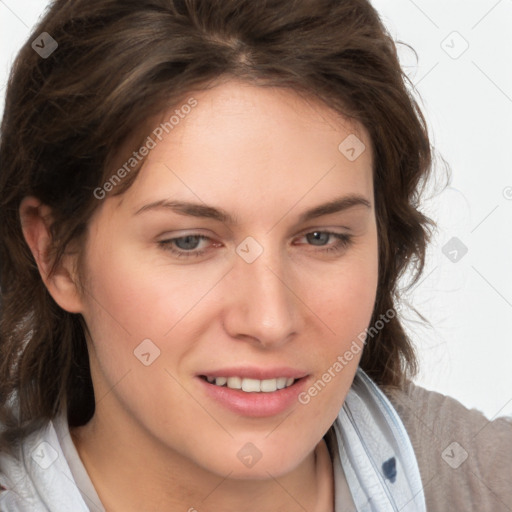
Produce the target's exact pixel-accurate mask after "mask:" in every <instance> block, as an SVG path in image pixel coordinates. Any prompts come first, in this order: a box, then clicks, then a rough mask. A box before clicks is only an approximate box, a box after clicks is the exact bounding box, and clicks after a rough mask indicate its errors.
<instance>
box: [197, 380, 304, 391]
mask: <svg viewBox="0 0 512 512" xmlns="http://www.w3.org/2000/svg"><path fill="white" fill-rule="evenodd" d="M203 379H206V380H207V381H208V382H209V383H210V384H214V385H215V386H220V387H227V388H230V389H237V390H241V391H245V392H246V393H273V392H274V391H277V390H279V389H285V388H287V387H290V386H292V385H293V384H294V382H295V380H296V379H294V378H291V377H290V378H287V377H277V378H275V379H264V380H259V379H249V378H242V377H210V376H206V377H203Z"/></svg>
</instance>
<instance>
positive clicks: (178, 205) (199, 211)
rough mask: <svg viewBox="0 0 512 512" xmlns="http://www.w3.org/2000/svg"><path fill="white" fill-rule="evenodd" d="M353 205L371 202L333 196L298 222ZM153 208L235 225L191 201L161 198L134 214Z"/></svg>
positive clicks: (232, 220)
mask: <svg viewBox="0 0 512 512" xmlns="http://www.w3.org/2000/svg"><path fill="white" fill-rule="evenodd" d="M355 206H365V207H366V208H371V203H370V201H368V199H366V198H365V197H363V196H360V195H356V194H351V195H347V196H343V197H338V198H335V199H333V200H331V201H329V202H327V203H323V204H320V205H318V206H315V207H314V208H311V209H310V210H307V211H305V212H304V213H302V214H301V215H300V217H299V223H303V222H307V221H309V220H312V219H316V218H317V217H322V216H324V215H330V214H333V213H338V212H341V211H344V210H348V209H349V208H353V207H355ZM153 210H170V211H172V212H174V213H177V214H179V215H187V216H190V217H200V218H205V219H213V220H217V221H219V222H223V223H225V224H228V225H236V224H237V223H238V222H237V219H236V218H235V217H233V216H232V215H231V214H229V213H228V212H226V211H225V210H223V209H222V208H215V207H213V206H208V205H206V204H201V203H192V202H188V201H169V200H166V199H161V200H160V201H155V202H153V203H149V204H146V205H144V206H142V207H141V208H139V209H138V210H137V211H136V212H135V213H134V216H135V215H139V214H141V213H144V212H148V211H153Z"/></svg>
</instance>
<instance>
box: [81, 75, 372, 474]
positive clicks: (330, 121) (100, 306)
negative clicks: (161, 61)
mask: <svg viewBox="0 0 512 512" xmlns="http://www.w3.org/2000/svg"><path fill="white" fill-rule="evenodd" d="M193 98H194V99H195V100H196V102H197V103H196V104H195V106H193V107H191V108H185V107H183V108H180V106H178V107H177V108H176V109H177V110H178V111H179V115H178V114H176V113H175V110H176V109H173V110H172V111H169V112H167V113H165V115H163V117H162V119H159V120H158V121H155V132H153V133H151V134H149V135H150V136H151V137H152V139H153V141H154V144H153V143H149V144H148V146H154V147H152V148H151V149H149V155H148V157H147V161H146V163H145V165H144V166H143V168H142V170H141V172H140V174H139V176H138V177H137V179H136V180H135V182H134V184H133V185H132V187H131V188H129V189H128V190H127V192H126V193H124V194H123V195H121V196H117V197H115V196H108V195H107V197H106V198H104V199H102V200H100V201H101V205H100V206H99V208H98V210H97V211H96V213H95V215H94V217H93V218H92V220H91V223H90V225H89V232H88V240H87V245H86V248H85V254H84V255H85V275H86V276H87V279H86V280H85V282H84V286H85V290H86V293H85V294H84V295H83V297H82V314H83V316H84V318H85V321H86V323H87V326H88V329H89V331H90V338H89V340H88V342H89V350H90V354H91V371H92V377H93V382H94V386H95V394H96V401H97V406H96V412H95V414H96V417H95V418H96V420H98V421H99V420H101V422H100V423H101V424H103V425H108V428H109V429H112V431H114V432H116V433H117V435H119V437H120V438H122V439H124V440H131V441H132V442H133V447H132V449H134V450H137V449H140V450H142V449H147V450H153V449H155V453H160V454H162V456H175V457H178V458H182V459H183V460H186V461H187V462H188V463H191V464H195V465H196V466H199V467H201V468H202V469H204V470H207V471H209V472H214V473H215V474H219V475H223V476H225V475H227V474H230V475H231V477H232V478H268V474H269V473H270V474H271V475H273V476H279V475H281V474H284V473H286V472H289V471H290V470H292V469H293V468H295V467H297V466H298V465H299V464H300V463H301V461H303V460H304V459H305V458H306V456H307V455H308V454H310V453H311V451H312V450H313V449H314V447H315V445H316V444H317V443H318V442H319V440H320V439H321V438H322V436H323V435H324V434H325V432H326V431H327V430H328V428H329V427H330V425H331V424H332V423H333V421H334V420H335V418H336V416H337V413H338V412H339V409H340V407H341V406H342V404H343V401H344V399H345V396H346V394H347V391H348V389H349V387H350V385H351V383H352V380H353V377H354V374H355V372H356V369H357V366H358V362H359V359H360V356H361V350H360V349H361V347H362V342H361V339H362V336H361V333H362V332H363V331H364V330H365V328H366V327H367V326H368V324H369V322H370V318H371V314H372V310H373V305H374V301H375V295H376V288H377V266H378V265H377V263H378V250H377V249H378V248H377V230H376V221H375V209H374V198H373V185H372V155H371V148H370V140H369V137H368V134H367V132H366V131H365V130H364V129H363V128H362V127H361V126H360V125H357V126H356V125H352V124H349V122H348V121H346V120H344V119H343V118H341V117H339V116H336V115H335V114H334V112H333V111H331V110H330V109H328V108H327V107H325V106H323V105H320V104H317V103H316V102H314V101H313V100H308V101H306V100H305V99H302V97H301V96H299V95H297V94H296V93H294V92H293V91H288V90H284V89H275V88H263V87H257V86H253V85H247V84H243V83H241V82H237V81H230V82H226V83H224V84H222V85H218V86H216V87H214V88H212V89H210V90H208V91H203V92H201V93H198V94H194V96H193ZM191 104H192V102H190V103H189V105H191ZM173 114H176V115H177V117H175V119H173V121H172V129H170V128H169V126H170V125H167V131H168V132H169V133H166V131H165V130H163V129H162V128H160V130H159V131H158V126H159V123H160V121H168V120H169V119H170V117H171V115H173ZM178 118H179V121H178V122H176V119H178ZM157 134H158V135H159V136H160V138H161V139H162V140H160V138H159V137H158V136H157ZM347 137H348V139H347ZM363 144H364V146H363ZM365 148H366V149H365ZM126 168H128V169H129V168H130V167H129V166H127V167H126ZM113 171H117V168H116V169H114V170H113ZM113 174H114V172H113ZM121 174H122V173H121ZM118 176H119V175H118ZM107 188H108V185H107ZM329 205H330V206H329ZM333 205H334V206H333ZM329 233H330V234H329ZM358 336H359V338H358ZM214 378H215V379H216V380H214ZM226 378H227V379H228V381H227V384H226V383H225V381H226ZM292 379H293V380H292ZM208 381H213V382H208ZM290 382H293V384H292V385H291V386H289V387H285V388H283V389H277V390H276V388H281V387H283V386H286V385H290ZM222 384H224V385H222ZM240 385H242V386H243V389H245V390H246V391H244V390H243V389H242V390H239V389H234V388H236V387H238V386H240ZM226 386H227V387H226ZM262 388H263V390H262ZM257 390H260V391H257Z"/></svg>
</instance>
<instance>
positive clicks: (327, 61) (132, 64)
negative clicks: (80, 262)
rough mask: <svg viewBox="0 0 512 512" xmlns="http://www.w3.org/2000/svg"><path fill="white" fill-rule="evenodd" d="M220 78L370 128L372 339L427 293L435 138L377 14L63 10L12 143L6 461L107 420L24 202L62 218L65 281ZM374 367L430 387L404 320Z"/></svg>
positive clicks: (57, 220) (19, 104)
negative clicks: (149, 137)
mask: <svg viewBox="0 0 512 512" xmlns="http://www.w3.org/2000/svg"><path fill="white" fill-rule="evenodd" d="M42 32H47V33H48V34H50V35H51V36H52V37H53V39H55V40H56V41H57V43H58V47H57V48H56V49H55V51H54V52H53V53H52V54H51V55H49V56H47V57H46V58H43V57H41V56H40V55H39V54H38V53H36V51H34V49H33V48H32V47H31V44H30V43H31V42H32V41H33V40H35V38H36V37H37V36H39V34H41V33H42ZM221 77H236V78H238V79H242V80H248V81H252V82H254V83H257V84H258V85H261V86H266V85H271V86H279V87H288V88H292V89H293V90H296V91H301V92H305V93H308V94H310V95H314V97H316V98H318V99H319V100H320V101H322V102H324V103H325V104H327V105H328V106H329V107H330V108H332V109H335V110H337V111H338V112H340V113H341V114H342V115H344V116H346V117H348V118H351V119H355V120H357V121H359V122H361V123H362V124H363V125H364V126H365V127H366V129H367V130H368V131H369V134H370V136H371V141H372V146H373V155H374V169H373V175H374V190H375V203H376V216H377V223H378V240H379V280H378V291H377V299H376V303H375V308H374V313H373V317H372V321H371V325H373V324H374V323H375V322H376V321H377V320H378V319H379V318H381V315H383V314H384V313H386V312H387V311H389V310H390V309H392V308H394V304H395V302H396V300H397V299H398V293H399V290H398V280H399V278H400V277H401V275H402V274H403V273H404V271H405V270H406V269H407V268H408V267H409V265H410V264H412V265H413V266H414V268H415V270H416V274H415V277H414V280H413V282H412V283H411V285H412V284H414V283H415V282H416V281H417V279H418V278H419V276H420V274H421V272H422V270H423V266H424V259H425V249H426V244H427V242H428V239H429V236H430V232H429V228H430V226H432V225H433V223H432V221H430V219H428V218H427V217H425V216H424V215H423V214H422V213H421V212H420V211H419V209H418V202H419V189H420V187H421V185H422V183H423V184H424V183H425V180H426V178H427V176H428V175H429V173H430V170H431V165H432V153H431V147H430V143H429V137H428V130H427V127H426V123H425V120H424V118H423V115H422V113H421V111H420V109H419V107H418V105H417V103H416V101H415V100H414V98H413V96H412V94H411V93H410V92H409V89H408V86H407V84H408V83H410V82H409V81H408V78H407V76H406V75H405V74H404V73H403V71H402V69H401V67H400V64H399V60H398V57H397V50H396V46H395V44H394V42H393V40H392V38H391V37H390V36H389V34H388V32H387V31H386V29H385V28H384V26H383V24H382V22H381V20H380V18H379V16H378V14H377V12H376V11H375V10H374V8H373V7H372V6H371V4H370V3H369V2H368V1H367V0H314V1H313V0H258V1H254V0H55V1H54V2H53V3H52V4H51V5H50V6H49V8H48V11H47V12H46V14H45V16H44V18H43V19H42V20H41V21H40V23H39V24H38V26H37V27H36V28H35V29H34V31H33V33H32V35H31V36H30V38H29V41H28V42H27V43H26V44H25V45H24V47H23V48H22V49H21V51H20V53H19V55H18V56H17V59H16V61H15V63H14V66H13V69H12V72H11V75H10V80H9V83H8V88H7V95H6V104H5V113H4V117H3V121H2V127H1V130H2V133H1V145H0V197H1V201H0V215H1V217H2V219H3V222H2V223H1V226H0V260H1V263H0V265H1V267H0V273H1V274H0V279H1V280H0V287H1V313H0V421H1V422H2V423H3V424H4V432H3V434H2V440H3V443H4V445H5V444H9V443H10V442H13V441H14V440H15V439H19V438H21V437H22V436H23V435H25V434H27V433H29V432H31V431H33V430H35V429H36V428H38V427H39V426H41V425H42V424H43V422H44V421H46V420H47V419H49V418H52V417H54V416H55V415H56V414H57V413H58V411H59V410H61V408H62V407H63V406H66V407H67V411H68V421H69V423H70V425H71V426H77V425H83V424H85V423H87V421H89V419H90V418H91V417H92V415H93V414H94V407H95V404H94V393H93V388H92V382H91V376H90V369H89V362H88V352H87V347H86V339H85V325H84V322H83V319H82V317H81V316H80V315H77V314H72V313H68V312H66V311H64V310H63V309H61V308H60V307H59V306H58V305H57V304H56V303H55V302H54V301H53V299H52V297H51V296H50V294H49V293H48V291H47V289H46V287H45V285H44V283H43V281H42V279H41V276H40V274H39V272H38V268H37V266H36V264H35V261H34V258H33V256H32V254H31V252H30V249H29V247H28V245H27V244H26V242H25V240H24V237H23V234H22V230H21V225H20V218H19V206H20V202H21V200H22V199H23V198H24V197H25V196H28V195H33V196H36V197H37V198H39V199H40V200H41V201H42V202H43V203H44V204H46V205H48V206H49V207H50V208H51V209H52V212H53V224H52V226H51V233H52V237H53V247H52V249H53V251H52V258H53V261H54V263H55V265H54V267H53V268H56V266H57V265H58V263H59V260H60V258H61V257H62V255H63V252H64V250H65V249H66V247H68V246H69V244H70V242H74V243H78V244H80V243H83V241H84V234H85V228H86V226H87V223H88V220H89V218H90V217H91V215H92V213H93V212H94V210H95V208H97V206H98V204H99V202H98V199H97V198H96V197H95V195H94V190H95V189H97V187H101V186H102V184H103V183H105V182H106V180H108V179H109V178H110V177H111V176H112V166H111V163H112V162H113V161H115V159H116V155H117V156H118V153H119V150H120V148H121V147H123V144H125V143H126V141H129V140H132V138H133V137H134V134H135V135H136V134H137V133H138V130H139V129H140V127H142V126H145V123H146V122H147V120H148V119H149V118H150V117H151V116H155V115H157V114H159V113H161V112H162V111H163V110H164V109H165V108H167V107H168V106H170V105H177V104H179V101H180V100H181V99H182V98H183V97H184V95H185V94H188V93H189V92H190V91H193V90H200V89H201V88H206V87H208V86H209V85H211V83H213V81H214V80H215V79H219V78H221ZM133 140H136V137H135V138H133ZM340 142H341V141H340ZM136 147H139V146H137V145H134V147H133V148H132V149H135V148H136ZM136 174H137V173H136V171H133V172H132V173H131V174H130V176H129V177H127V178H126V179H125V180H124V181H123V182H122V183H121V185H120V186H119V187H116V190H115V192H114V193H115V194H120V193H122V192H123V191H124V190H126V188H127V187H129V186H130V184H131V183H132V182H133V180H134V179H135V177H136ZM360 365H361V367H362V368H363V369H364V370H365V371H366V372H367V373H368V374H369V375H370V376H371V377H372V378H373V379H374V380H375V381H376V382H377V383H378V384H380V385H393V386H400V385H401V384H403V382H404V381H405V379H406V378H407V376H413V375H414V374H415V372H416V370H417V361H416V358H415V353H414V350H413V347H412V344H411V341H410V339H409V338H408V336H407V335H406V333H405V331H404V329H403V326H402V324H401V323H400V319H399V317H398V316H394V317H393V318H390V319H389V321H388V322H386V325H385V328H384V329H382V330H380V331H379V332H378V333H377V334H376V335H375V336H372V337H371V338H369V339H368V342H367V345H366V347H365V350H364V352H363V355H362V359H361V363H360ZM14 405H16V406H14Z"/></svg>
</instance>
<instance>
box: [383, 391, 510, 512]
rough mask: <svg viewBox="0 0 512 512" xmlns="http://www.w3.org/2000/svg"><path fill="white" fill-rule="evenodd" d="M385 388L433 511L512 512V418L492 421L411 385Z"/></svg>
mask: <svg viewBox="0 0 512 512" xmlns="http://www.w3.org/2000/svg"><path fill="white" fill-rule="evenodd" d="M381 389H382V391H383V392H384V393H385V394H386V396H387V397H388V398H389V400H390V401H391V403H392V404H393V406H394V407H395V409H396V411H397V412H398V414H399V416H400V418H401V419H402V422H403V423H404V426H405V428H406V430H407V432H408V434H409V438H410V439H411V443H412V445H413V448H414V451H415V453H416V458H417V459H418V465H419V469H420V474H421V479H422V482H423V486H424V492H425V499H426V504H427V511H428V512H447V511H457V512H458V511H473V510H474V511H478V512H511V511H512V418H510V417H508V418H507V417H502V418H497V419H494V420H493V421H491V420H489V419H487V418H486V417H485V416H484V415H483V414H482V413H481V412H480V411H478V410H476V409H467V408H466V407H464V406H463V405H462V404H461V403H460V402H458V401H457V400H455V399H453V398H451V397H448V396H445V395H442V394H440V393H436V392H434V391H429V390H426V389H424V388H421V387H419V386H416V385H414V384H412V383H409V384H408V385H407V386H406V388H405V389H404V390H403V391H401V390H390V389H387V388H381Z"/></svg>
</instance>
